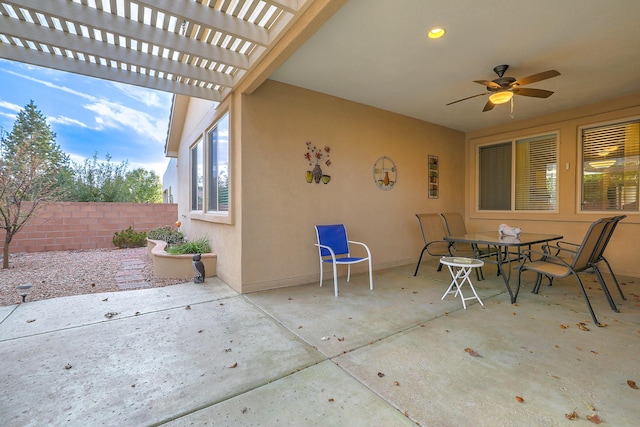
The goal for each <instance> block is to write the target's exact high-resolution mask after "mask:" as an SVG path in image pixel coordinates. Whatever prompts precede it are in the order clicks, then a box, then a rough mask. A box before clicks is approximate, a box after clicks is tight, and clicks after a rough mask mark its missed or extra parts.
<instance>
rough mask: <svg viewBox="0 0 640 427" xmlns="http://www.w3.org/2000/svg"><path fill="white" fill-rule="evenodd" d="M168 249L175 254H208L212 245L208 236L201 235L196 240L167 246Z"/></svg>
mask: <svg viewBox="0 0 640 427" xmlns="http://www.w3.org/2000/svg"><path fill="white" fill-rule="evenodd" d="M166 251H167V252H169V253H170V254H173V255H181V254H208V253H210V252H211V245H209V240H208V239H207V238H206V237H200V238H199V239H196V240H188V241H186V242H184V243H183V244H181V245H177V246H171V247H167V249H166Z"/></svg>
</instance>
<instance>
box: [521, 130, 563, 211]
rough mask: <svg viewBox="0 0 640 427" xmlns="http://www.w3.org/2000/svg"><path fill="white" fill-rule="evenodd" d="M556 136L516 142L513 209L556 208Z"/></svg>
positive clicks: (544, 136) (548, 209) (541, 209)
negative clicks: (514, 203) (514, 207)
mask: <svg viewBox="0 0 640 427" xmlns="http://www.w3.org/2000/svg"><path fill="white" fill-rule="evenodd" d="M556 142H557V135H556V134H551V135H543V136H537V137H533V138H526V139H519V140H517V141H516V191H515V197H516V210H517V211H520V210H526V211H553V210H556V206H557V205H556V166H557V161H556V157H557V149H556V146H557V144H556Z"/></svg>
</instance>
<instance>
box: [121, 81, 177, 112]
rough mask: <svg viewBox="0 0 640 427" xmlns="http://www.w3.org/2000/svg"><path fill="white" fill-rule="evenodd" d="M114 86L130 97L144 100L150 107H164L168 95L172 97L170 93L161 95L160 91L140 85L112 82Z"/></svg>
mask: <svg viewBox="0 0 640 427" xmlns="http://www.w3.org/2000/svg"><path fill="white" fill-rule="evenodd" d="M111 84H112V85H113V86H115V87H116V89H118V90H119V91H121V92H122V93H123V94H125V95H126V96H128V97H129V98H132V99H135V100H136V101H140V102H142V103H143V104H144V105H146V106H149V107H164V106H165V104H166V102H168V101H167V100H166V99H162V98H166V97H170V96H171V95H170V94H166V97H165V96H160V95H159V94H158V92H156V91H154V90H151V89H146V88H142V87H138V86H131V85H125V84H123V83H118V82H111Z"/></svg>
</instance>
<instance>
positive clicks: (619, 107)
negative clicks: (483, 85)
mask: <svg viewBox="0 0 640 427" xmlns="http://www.w3.org/2000/svg"><path fill="white" fill-rule="evenodd" d="M505 111H506V110H505ZM500 113H501V112H500V111H498V110H497V109H496V110H494V111H492V112H491V113H490V114H500ZM503 114H506V113H504V112H503ZM516 114H517V107H516ZM639 116H640V95H635V96H629V97H625V98H621V99H616V100H610V101H606V102H600V103H597V104H593V105H589V106H585V107H582V108H578V109H574V110H569V111H564V112H561V113H556V114H550V115H548V116H544V117H540V118H536V119H533V120H526V121H514V122H513V123H510V124H508V125H505V126H500V127H494V128H488V129H483V130H480V131H475V132H469V133H467V135H466V153H467V155H466V168H467V171H468V173H467V179H466V183H465V194H466V195H467V198H466V220H467V226H468V228H469V229H471V230H474V231H475V230H497V229H498V226H499V224H501V223H506V224H509V225H512V226H519V227H521V228H522V229H523V230H526V231H531V232H549V233H559V234H562V235H564V237H565V239H566V240H569V241H572V242H580V241H581V240H582V238H583V237H584V233H585V232H586V230H587V228H588V226H589V224H590V223H591V222H593V221H594V220H596V219H598V218H601V217H605V216H612V215H616V214H617V213H615V212H611V211H609V212H596V213H594V212H589V213H582V212H580V209H579V202H580V184H579V183H580V179H581V173H582V169H581V165H580V143H579V141H578V129H579V128H580V127H581V126H585V125H593V124H598V123H606V122H610V121H617V120H621V119H629V118H637V117H639ZM555 131H557V132H559V143H560V151H559V158H558V211H557V212H549V213H544V212H536V213H530V212H529V213H526V212H525V213H522V212H517V213H516V212H480V211H478V210H477V209H476V207H477V206H478V203H477V196H476V195H477V189H476V177H477V164H476V161H477V159H476V155H477V151H478V150H477V146H478V145H479V144H483V143H488V142H501V141H504V140H510V139H512V138H517V137H523V136H530V135H536V134H540V133H546V132H555ZM567 163H568V164H569V169H567V168H566V166H567ZM623 213H625V214H627V215H628V217H627V218H626V219H625V220H624V221H622V222H621V223H620V224H619V226H618V228H617V230H616V232H615V234H614V236H613V237H612V240H611V241H610V243H609V247H608V249H607V252H606V253H605V256H606V257H607V259H608V260H609V261H610V262H611V264H612V267H613V269H614V271H616V273H617V274H618V273H619V274H626V275H631V276H635V277H640V263H638V262H637V260H638V253H640V239H639V237H640V214H638V213H633V212H629V211H624V212H623Z"/></svg>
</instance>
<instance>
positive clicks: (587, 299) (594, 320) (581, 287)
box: [573, 272, 601, 326]
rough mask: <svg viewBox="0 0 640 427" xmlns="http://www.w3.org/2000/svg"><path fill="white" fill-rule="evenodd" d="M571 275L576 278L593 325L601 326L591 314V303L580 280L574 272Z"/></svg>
mask: <svg viewBox="0 0 640 427" xmlns="http://www.w3.org/2000/svg"><path fill="white" fill-rule="evenodd" d="M573 275H574V276H576V280H577V281H578V285H580V290H581V291H582V296H584V300H585V301H586V302H587V307H588V308H589V313H591V318H592V319H593V323H595V324H596V325H598V326H601V325H600V322H598V319H596V314H595V313H594V312H593V307H591V301H589V296H588V295H587V291H585V289H584V286H583V285H582V280H580V277H579V276H578V274H577V273H575V272H574V273H573Z"/></svg>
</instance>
